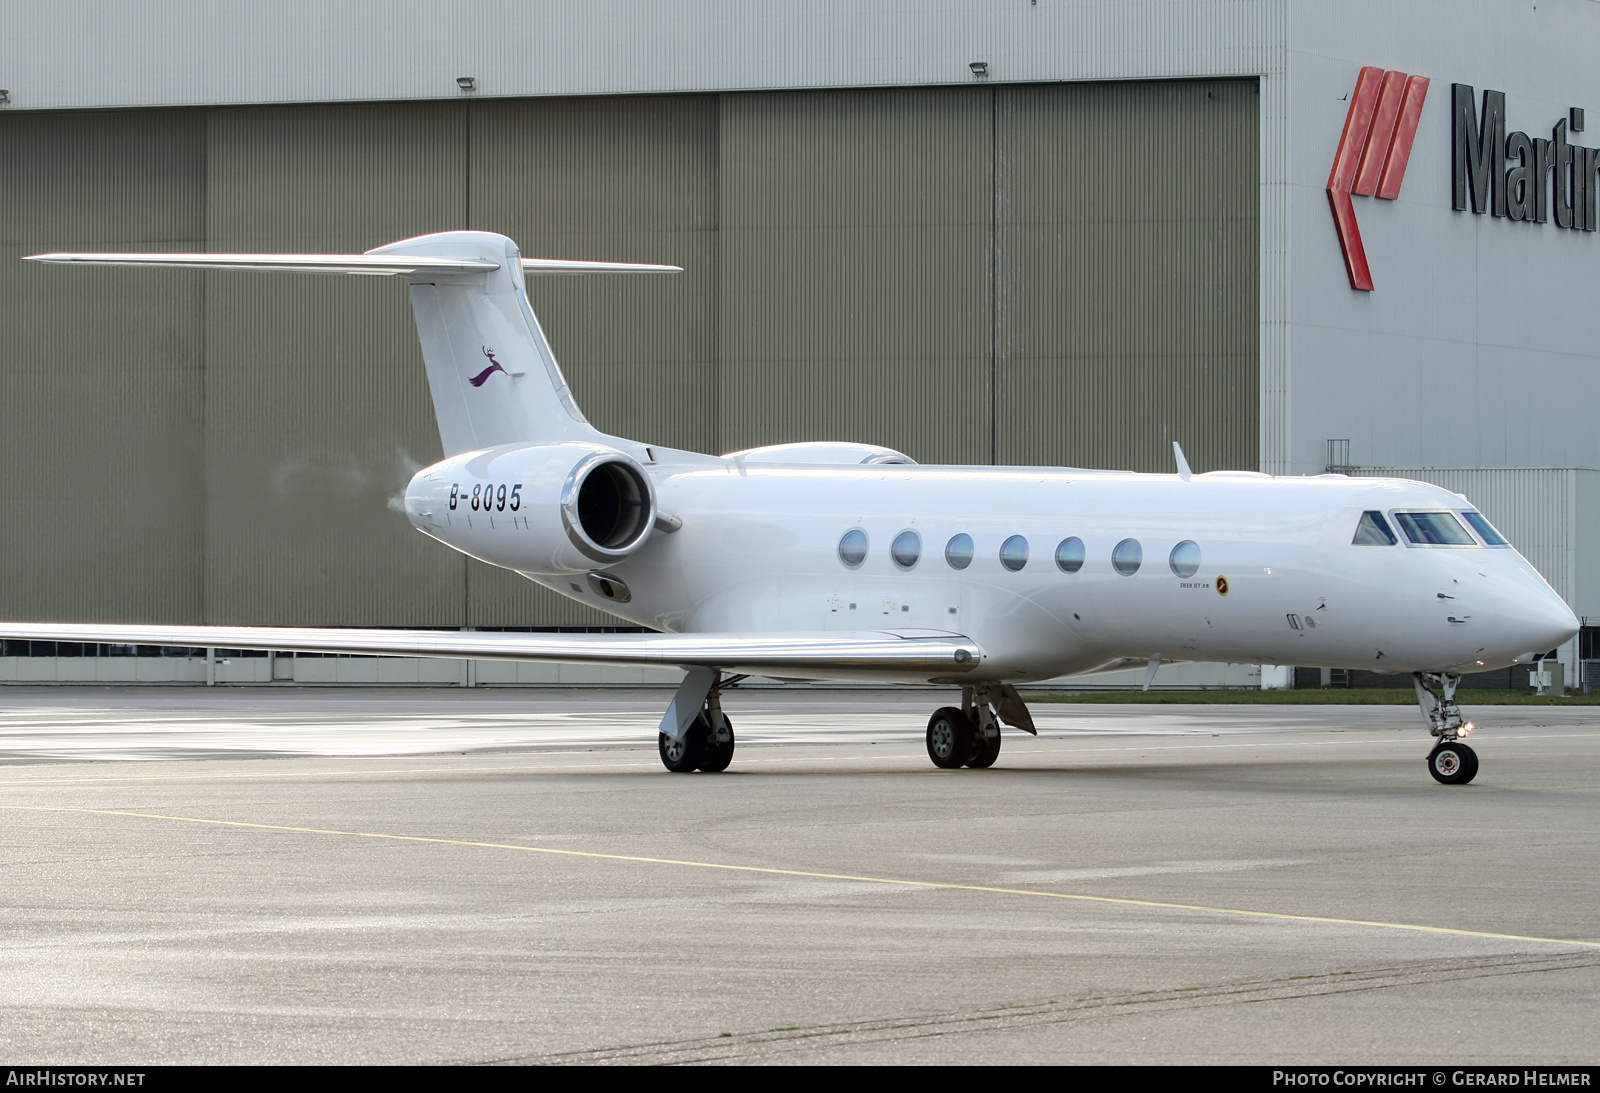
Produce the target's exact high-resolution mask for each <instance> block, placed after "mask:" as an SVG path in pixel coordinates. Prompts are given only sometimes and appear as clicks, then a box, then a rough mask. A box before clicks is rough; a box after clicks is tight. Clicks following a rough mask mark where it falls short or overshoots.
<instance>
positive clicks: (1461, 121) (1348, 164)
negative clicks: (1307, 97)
mask: <svg viewBox="0 0 1600 1093" xmlns="http://www.w3.org/2000/svg"><path fill="white" fill-rule="evenodd" d="M1427 97H1428V79H1427V77H1426V76H1408V75H1407V74H1406V73H1404V72H1385V71H1384V70H1383V69H1381V68H1363V69H1362V70H1361V72H1360V74H1359V75H1358V76H1357V77H1356V86H1355V90H1354V91H1352V92H1351V93H1350V109H1349V112H1348V113H1347V114H1346V115H1345V120H1344V132H1343V133H1342V134H1341V135H1340V137H1339V150H1338V151H1337V152H1336V153H1334V157H1333V169H1332V170H1331V171H1330V172H1329V174H1328V204H1329V205H1330V206H1332V208H1333V226H1334V230H1335V231H1337V232H1338V235H1339V249H1340V251H1341V252H1343V254H1344V267H1345V272H1346V273H1347V274H1348V275H1349V277H1350V287H1351V288H1353V289H1357V290H1359V291H1362V292H1371V291H1372V272H1371V270H1369V269H1368V267H1367V252H1366V248H1365V247H1364V246H1363V245H1362V242H1361V228H1360V226H1359V225H1358V224H1357V223H1356V216H1355V204H1354V202H1353V201H1351V197H1352V196H1359V197H1376V198H1381V199H1386V200H1389V201H1393V200H1394V199H1395V198H1397V197H1399V196H1400V184H1401V183H1402V182H1404V181H1405V174H1406V165H1407V163H1408V162H1409V161H1410V159H1411V145H1412V143H1413V141H1414V140H1415V138H1416V135H1417V125H1418V122H1419V121H1420V120H1421V118H1422V104H1423V102H1424V101H1425V100H1426V99H1427ZM1581 132H1583V110H1582V109H1580V108H1579V107H1573V108H1572V109H1571V110H1570V111H1569V112H1568V115H1567V117H1565V118H1562V119H1561V120H1560V121H1558V122H1556V124H1555V126H1554V128H1552V129H1551V131H1550V139H1548V140H1546V139H1545V138H1543V137H1529V136H1528V134H1526V133H1521V132H1513V133H1507V132H1506V96H1505V92H1503V91H1485V92H1484V93H1483V100H1482V106H1481V108H1480V106H1479V103H1478V99H1477V96H1476V93H1475V92H1474V90H1473V88H1472V87H1470V86H1469V85H1467V84H1460V83H1458V84H1451V85H1450V148H1451V155H1450V170H1451V200H1452V205H1453V207H1454V208H1455V209H1456V210H1458V211H1461V212H1466V211H1469V210H1470V211H1471V212H1475V213H1490V214H1492V215H1494V216H1503V217H1505V218H1506V219H1508V220H1517V221H1521V222H1523V223H1529V224H1544V223H1547V222H1549V221H1551V220H1554V221H1555V224H1556V226H1557V227H1559V228H1571V229H1573V230H1574V231H1594V230H1595V228H1596V226H1597V224H1600V219H1597V216H1596V196H1597V193H1596V191H1597V190H1600V185H1597V184H1596V181H1595V175H1596V172H1597V171H1600V148H1585V147H1583V146H1582V145H1577V144H1573V143H1572V142H1571V140H1569V139H1568V138H1569V135H1570V134H1572V133H1581Z"/></svg>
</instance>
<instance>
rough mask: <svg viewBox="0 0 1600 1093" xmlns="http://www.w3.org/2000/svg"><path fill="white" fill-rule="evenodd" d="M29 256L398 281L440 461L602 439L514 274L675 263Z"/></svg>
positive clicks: (480, 242)
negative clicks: (423, 368)
mask: <svg viewBox="0 0 1600 1093" xmlns="http://www.w3.org/2000/svg"><path fill="white" fill-rule="evenodd" d="M31 259H32V260H33V261H38V262H61V263H73V264H87V265H112V266H158V267H168V268H179V269H209V270H281V271H288V272H295V273H331V274H357V275H369V276H374V275H375V276H403V277H405V279H406V281H407V283H408V284H409V285H410V291H411V306H412V311H413V313H414V314H415V316H416V321H417V336H418V339H419V340H420V341H421V343H422V356H423V360H424V361H425V363H426V365H427V370H428V387H429V390H430V392H431V393H432V395H433V408H434V414H435V416H436V417H437V419H438V423H439V438H440V440H441V441H442V442H443V444H444V454H445V455H446V456H451V455H456V454H459V453H461V452H467V451H474V450H477V449H480V448H490V447H494V446H496V445H500V444H515V443H539V442H547V443H554V442H559V441H563V440H597V439H602V437H601V434H600V433H598V432H597V431H596V430H595V429H594V427H593V426H591V425H590V424H589V422H588V420H587V419H586V418H585V417H584V416H583V412H582V411H581V410H579V409H578V404H577V402H576V401H575V400H574V399H573V397H572V392H571V390H570V389H569V388H568V387H567V382H566V379H565V378H564V377H563V376H562V374H561V368H560V366H559V365H557V363H556V358H555V354H554V353H553V352H552V351H551V349H550V343H549V341H548V340H547V339H546V338H545V336H544V331H543V330H542V329H541V328H540V326H539V320H538V318H536V317H535V315H534V313H533V308H532V306H531V305H530V304H529V302H528V294H527V290H526V288H525V287H524V285H523V275H524V274H525V273H539V274H569V275H570V274H587V273H679V272H682V271H681V270H680V269H679V268H678V267H676V266H658V265H642V264H633V263H621V262H578V261H570V262H569V261H561V260H556V259H547V258H529V259H524V258H523V257H522V256H521V254H520V253H519V252H518V251H517V245H516V244H515V243H513V242H512V241H511V240H510V239H508V238H506V237H505V236H503V235H497V234H495V233H493V232H476V231H455V232H438V233H435V234H432V235H421V236H417V237H416V238H413V239H402V240H401V241H399V242H398V243H390V244H389V245H387V246H383V247H378V248H376V249H374V250H370V251H368V252H366V253H365V254H159V253H158V254H38V255H33V256H31Z"/></svg>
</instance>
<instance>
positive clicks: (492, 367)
mask: <svg viewBox="0 0 1600 1093" xmlns="http://www.w3.org/2000/svg"><path fill="white" fill-rule="evenodd" d="M483 355H484V356H485V357H488V358H489V361H490V364H489V367H487V368H485V369H484V370H483V371H482V372H479V373H478V374H477V375H476V376H472V377H470V378H468V380H467V382H468V383H470V384H472V386H474V387H482V386H483V385H484V383H485V382H487V381H488V379H489V377H490V376H492V375H494V374H495V373H496V372H505V374H506V375H508V376H509V375H510V374H511V373H510V372H506V370H505V366H504V365H502V364H501V363H500V362H499V361H497V360H495V359H494V350H493V349H490V348H489V347H488V346H484V347H483Z"/></svg>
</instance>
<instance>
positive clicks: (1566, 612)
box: [1505, 586, 1578, 653]
mask: <svg viewBox="0 0 1600 1093" xmlns="http://www.w3.org/2000/svg"><path fill="white" fill-rule="evenodd" d="M1506 606H1507V608H1508V610H1507V611H1506V612H1505V614H1506V622H1507V626H1506V637H1507V638H1509V639H1512V641H1513V642H1514V644H1515V645H1516V646H1517V648H1518V649H1519V650H1521V651H1522V652H1526V653H1542V652H1545V651H1546V650H1549V649H1554V648H1556V647H1557V646H1560V645H1564V644H1566V643H1567V642H1568V641H1571V640H1572V637H1573V635H1574V634H1576V633H1577V632H1578V616H1576V615H1574V614H1573V613H1572V608H1570V607H1568V606H1567V603H1566V601H1565V600H1563V599H1562V598H1561V597H1560V596H1558V595H1556V593H1555V591H1554V590H1553V589H1551V588H1549V587H1548V586H1543V587H1539V588H1528V589H1525V590H1524V594H1523V595H1521V596H1518V597H1517V599H1516V600H1515V601H1514V602H1513V603H1509V604H1507V605H1506ZM1524 647H1526V648H1524Z"/></svg>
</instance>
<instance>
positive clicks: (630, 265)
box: [25, 253, 683, 277]
mask: <svg viewBox="0 0 1600 1093" xmlns="http://www.w3.org/2000/svg"><path fill="white" fill-rule="evenodd" d="M25 260H26V261H29V262H51V263H57V264H62V265H83V266H150V267H155V268H158V269H215V270H254V271H257V272H272V271H280V272H286V273H348V274H358V275H366V276H369V277H392V276H395V275H396V274H407V273H492V272H493V271H495V270H497V269H499V268H500V266H499V264H498V263H496V262H486V261H478V260H474V259H469V258H432V257H424V256H421V255H405V254H163V253H155V254H91V253H61V254H30V255H29V256H28V257H27V258H26V259H25ZM522 272H523V273H525V274H529V273H537V274H564V275H568V276H571V275H574V274H585V273H682V272H683V267H681V266H657V265H646V264H643V263H639V262H580V261H567V260H565V259H561V258H524V259H522Z"/></svg>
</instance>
